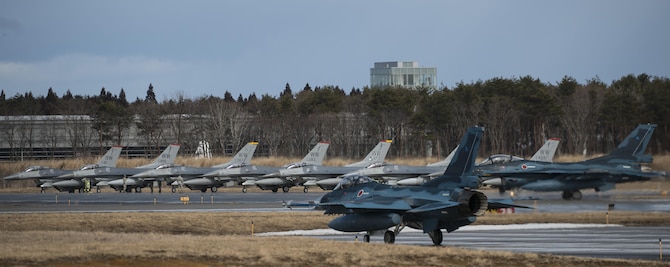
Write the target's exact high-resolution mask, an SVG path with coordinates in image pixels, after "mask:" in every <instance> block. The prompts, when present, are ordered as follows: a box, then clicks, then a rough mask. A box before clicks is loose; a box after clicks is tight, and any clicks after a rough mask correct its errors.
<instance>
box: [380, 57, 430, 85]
mask: <svg viewBox="0 0 670 267" xmlns="http://www.w3.org/2000/svg"><path fill="white" fill-rule="evenodd" d="M385 86H403V87H408V88H414V87H418V86H425V87H432V88H437V68H425V67H419V62H416V61H390V62H375V67H374V68H371V69H370V87H385Z"/></svg>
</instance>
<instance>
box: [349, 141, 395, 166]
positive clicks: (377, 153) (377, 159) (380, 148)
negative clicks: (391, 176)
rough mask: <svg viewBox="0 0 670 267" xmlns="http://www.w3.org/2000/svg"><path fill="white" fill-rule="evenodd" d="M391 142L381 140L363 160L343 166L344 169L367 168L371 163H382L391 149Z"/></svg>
mask: <svg viewBox="0 0 670 267" xmlns="http://www.w3.org/2000/svg"><path fill="white" fill-rule="evenodd" d="M392 142H393V140H382V141H381V142H379V143H378V144H377V146H375V147H374V148H373V149H372V151H370V153H369V154H368V155H367V156H365V158H364V159H363V160H361V161H359V162H356V163H351V164H347V165H345V167H363V168H364V167H367V166H369V165H370V164H372V163H381V162H384V159H385V158H386V154H387V153H388V152H389V149H390V148H391V143H392Z"/></svg>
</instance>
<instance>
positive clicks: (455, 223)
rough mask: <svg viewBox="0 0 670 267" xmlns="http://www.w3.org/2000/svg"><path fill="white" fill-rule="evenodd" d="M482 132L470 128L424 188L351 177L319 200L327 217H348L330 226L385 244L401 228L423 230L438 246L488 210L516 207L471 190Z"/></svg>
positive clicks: (473, 183)
mask: <svg viewBox="0 0 670 267" xmlns="http://www.w3.org/2000/svg"><path fill="white" fill-rule="evenodd" d="M483 132H484V129H483V128H481V127H472V128H470V129H468V131H467V133H466V135H465V136H464V137H463V139H462V140H461V143H460V145H459V146H458V150H457V151H456V153H455V154H454V157H453V159H452V161H451V163H450V164H449V166H448V167H447V169H446V170H445V171H444V174H443V175H442V176H441V177H439V178H436V179H433V180H431V181H428V182H426V183H424V184H423V185H420V186H412V187H404V186H391V185H387V184H380V183H377V182H375V181H374V180H373V179H372V178H369V177H367V176H357V175H355V176H347V177H344V178H343V179H342V181H341V182H340V183H339V184H338V185H337V187H336V188H335V189H334V190H333V191H332V192H330V193H327V194H325V195H324V196H322V197H321V200H320V202H319V206H320V207H321V208H323V209H325V213H326V214H344V216H340V217H338V218H335V219H334V220H332V221H331V222H330V223H329V224H328V227H330V228H332V229H335V230H338V231H343V232H366V234H365V235H364V237H363V238H364V239H363V240H364V241H365V242H369V241H370V235H371V234H374V233H378V232H383V233H384V242H386V243H393V242H395V238H396V236H397V235H398V234H399V233H400V231H402V230H403V228H405V227H406V226H407V227H410V228H414V229H420V230H423V232H424V233H427V234H428V235H429V236H430V238H431V239H432V241H433V243H434V244H435V245H440V244H441V243H442V239H443V236H442V229H445V230H446V231H447V233H449V232H452V231H454V230H456V229H458V228H460V227H461V226H465V225H468V224H471V223H473V222H475V220H476V217H477V216H482V215H484V213H485V212H486V210H487V209H489V208H502V207H512V206H514V205H509V204H503V203H499V202H489V200H488V199H487V197H486V195H484V194H483V193H481V192H478V191H475V190H473V188H477V186H478V180H479V177H478V176H477V175H475V174H474V173H473V172H472V168H473V166H474V164H475V158H476V156H477V150H478V149H479V143H480V141H481V136H482V134H483ZM391 227H393V230H388V229H389V228H391Z"/></svg>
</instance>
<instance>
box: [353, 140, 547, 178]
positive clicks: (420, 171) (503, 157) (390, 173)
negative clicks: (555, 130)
mask: <svg viewBox="0 0 670 267" xmlns="http://www.w3.org/2000/svg"><path fill="white" fill-rule="evenodd" d="M559 141H560V139H558V138H551V139H549V140H547V141H546V142H545V143H544V145H543V146H542V147H541V148H540V150H538V151H537V152H536V153H535V154H534V155H533V157H532V158H531V160H535V161H546V162H551V161H552V160H553V158H554V154H555V153H556V148H557V147H558V143H559ZM457 149H458V146H457V147H456V148H455V149H454V150H453V151H451V153H450V154H449V156H447V158H446V159H444V160H443V161H440V162H436V163H432V164H428V165H426V166H406V165H397V164H386V163H384V164H381V165H379V166H371V167H368V168H365V169H361V170H359V171H356V172H353V173H349V174H346V175H354V174H357V175H364V176H368V177H371V178H374V179H376V180H384V181H385V182H386V183H388V184H391V185H393V184H397V185H402V186H411V185H420V184H423V183H425V182H427V181H430V180H431V179H434V178H436V177H439V176H441V175H442V173H444V170H445V169H446V168H447V166H448V165H449V162H451V158H452V157H453V156H454V153H455V152H456V150H457ZM523 160H525V159H524V158H521V157H517V156H512V155H507V154H496V155H492V156H489V157H487V158H486V159H484V160H483V161H481V162H480V163H478V164H477V165H476V167H475V173H476V172H477V171H478V170H477V169H478V168H479V166H485V165H490V164H501V163H505V162H511V161H523Z"/></svg>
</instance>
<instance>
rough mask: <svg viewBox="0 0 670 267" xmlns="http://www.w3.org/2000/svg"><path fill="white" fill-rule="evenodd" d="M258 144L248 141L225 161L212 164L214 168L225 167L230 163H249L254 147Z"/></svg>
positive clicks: (241, 164)
mask: <svg viewBox="0 0 670 267" xmlns="http://www.w3.org/2000/svg"><path fill="white" fill-rule="evenodd" d="M257 146H258V142H249V143H247V144H246V145H244V146H243V147H242V149H240V151H237V153H236V154H235V156H233V158H232V159H231V160H230V161H229V162H226V163H223V164H219V165H215V166H213V167H214V168H225V167H228V166H231V165H238V166H243V165H251V158H253V157H254V152H256V147H257Z"/></svg>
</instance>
